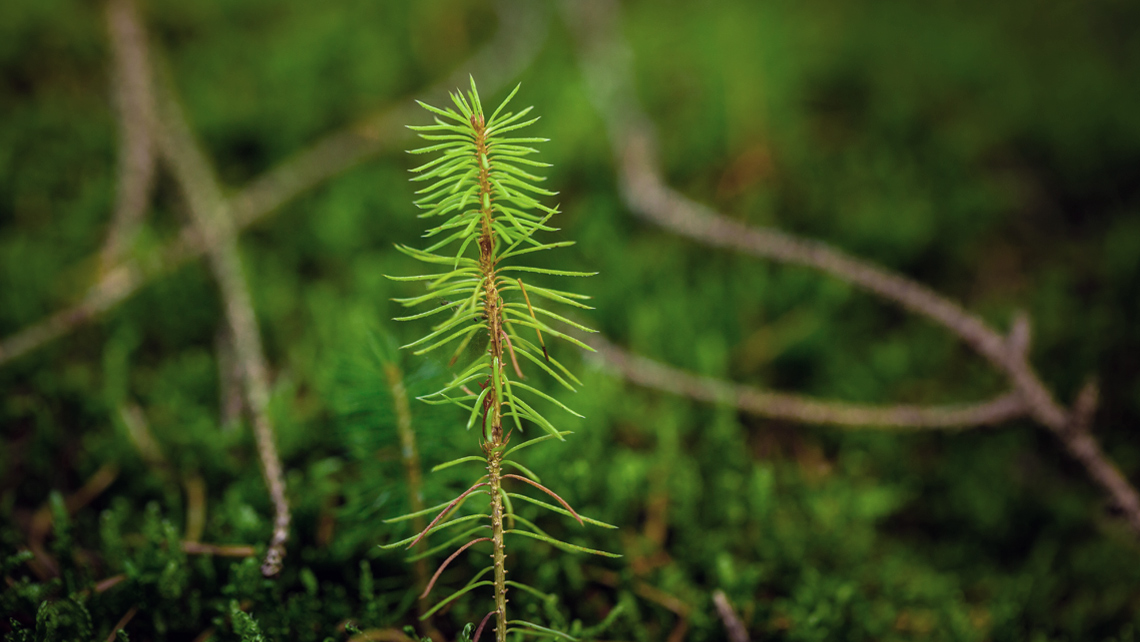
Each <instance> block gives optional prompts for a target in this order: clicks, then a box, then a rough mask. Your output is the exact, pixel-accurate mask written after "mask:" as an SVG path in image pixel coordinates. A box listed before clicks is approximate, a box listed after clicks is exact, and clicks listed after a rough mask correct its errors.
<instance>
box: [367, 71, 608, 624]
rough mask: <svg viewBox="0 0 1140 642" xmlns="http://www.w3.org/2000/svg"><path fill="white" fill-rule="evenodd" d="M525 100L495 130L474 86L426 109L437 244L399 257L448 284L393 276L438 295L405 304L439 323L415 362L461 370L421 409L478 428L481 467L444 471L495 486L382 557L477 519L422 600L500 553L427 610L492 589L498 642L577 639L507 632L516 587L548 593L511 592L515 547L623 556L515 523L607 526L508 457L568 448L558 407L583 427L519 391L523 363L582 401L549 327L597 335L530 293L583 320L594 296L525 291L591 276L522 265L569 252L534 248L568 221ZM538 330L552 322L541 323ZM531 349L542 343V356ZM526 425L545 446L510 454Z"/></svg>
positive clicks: (432, 235) (419, 172)
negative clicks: (533, 281)
mask: <svg viewBox="0 0 1140 642" xmlns="http://www.w3.org/2000/svg"><path fill="white" fill-rule="evenodd" d="M518 89H519V88H518V87H516V88H515V90H514V91H512V92H511V94H510V95H509V96H508V97H507V98H506V100H504V101H503V103H502V104H501V105H500V106H499V107H498V108H496V109H495V110H494V111H493V112H492V113H491V115H490V116H489V117H488V116H487V115H486V114H485V112H484V110H483V106H482V103H481V101H480V99H479V93H478V90H477V89H476V88H475V82H474V79H472V81H471V91H470V92H469V93H467V94H466V95H464V94H463V93H462V92H456V93H454V94H452V96H451V98H452V102H453V103H454V108H452V107H447V108H443V109H440V108H437V107H433V106H431V105H427V104H424V103H420V104H421V105H422V106H423V107H424V108H425V109H426V110H428V111H429V112H431V113H432V114H434V115H435V122H434V124H431V125H426V126H419V127H411V129H413V130H415V131H417V132H419V133H420V136H421V137H422V138H424V139H425V140H427V141H428V142H429V144H428V145H427V146H426V147H423V148H420V149H416V150H412V152H411V153H413V154H432V153H435V154H438V156H436V157H435V158H434V159H432V160H430V161H428V162H427V163H425V164H423V165H420V166H419V167H416V168H415V169H413V170H412V172H413V173H414V174H415V176H414V177H413V178H412V181H414V182H422V183H426V186H425V187H423V188H422V189H420V190H419V191H418V192H417V194H418V195H420V198H419V199H418V200H416V201H415V204H416V206H417V207H419V208H420V209H422V210H423V213H422V214H420V217H421V218H425V219H436V220H440V221H441V222H440V223H438V224H437V225H436V226H435V227H432V228H430V229H428V231H427V232H426V233H425V234H424V237H425V238H426V239H429V240H428V243H429V245H428V247H427V249H423V250H421V249H417V248H412V247H409V246H404V245H400V246H397V249H399V250H400V251H401V252H403V253H405V254H407V255H409V256H411V257H413V258H415V259H418V260H420V261H423V262H425V263H429V264H432V265H433V266H434V267H435V270H440V269H442V270H444V271H433V272H432V273H429V274H421V275H416V276H400V277H389V278H391V279H393V280H395V281H407V282H420V283H423V284H424V285H425V286H426V289H427V292H426V293H424V294H420V295H416V296H410V297H407V298H403V299H396V301H398V302H400V303H402V304H403V305H405V306H408V307H413V306H417V305H421V304H424V305H429V306H431V307H430V308H429V309H428V310H427V311H425V312H422V313H418V314H412V315H409V316H406V317H402V318H401V319H400V320H408V321H413V320H419V319H423V318H428V317H433V318H434V319H436V322H435V325H434V326H432V329H431V331H430V332H428V333H427V334H425V335H424V336H423V337H422V338H420V339H419V340H417V341H413V342H412V343H409V344H408V345H406V346H404V347H405V348H413V349H415V354H426V353H429V352H435V351H439V354H448V355H449V356H448V357H447V359H448V363H449V366H456V369H455V374H454V376H453V378H452V380H451V381H450V382H449V383H448V384H447V385H445V386H444V387H443V388H442V389H440V390H438V391H436V392H434V393H432V394H429V395H425V396H424V397H421V398H420V399H421V400H422V401H424V402H426V403H432V404H450V405H456V406H459V407H460V408H463V410H464V411H465V414H464V416H465V417H466V423H465V426H466V429H467V430H471V429H472V428H473V427H475V426H478V435H479V437H478V440H479V444H480V448H481V451H482V456H478V457H477V456H466V457H460V458H458V459H456V460H453V461H450V462H445V463H442V464H440V465H438V466H436V467H435V469H433V470H440V469H443V468H448V467H451V466H453V465H459V464H462V463H468V462H482V463H483V464H484V465H485V467H486V471H487V474H486V475H485V476H483V477H480V478H479V479H478V480H476V482H475V483H474V485H472V486H471V487H470V488H468V489H467V490H466V491H464V492H462V493H460V494H459V495H458V496H456V497H455V498H454V499H453V500H452V501H451V502H450V503H446V504H441V505H440V506H437V507H436V509H429V510H428V511H422V510H416V511H413V513H411V514H409V515H404V516H401V517H398V518H394V519H392V520H389V521H392V522H394V521H403V520H405V519H410V518H413V517H417V516H420V515H423V514H424V513H429V512H435V511H436V510H438V509H440V508H441V507H442V510H439V512H438V513H437V514H436V516H435V518H434V519H433V520H432V521H431V523H429V524H428V526H427V527H426V528H422V529H419V534H418V535H416V536H414V537H411V538H408V539H406V540H404V541H402V542H397V543H394V544H389V545H386V546H385V547H386V548H394V547H396V546H400V545H408V543H409V542H410V545H408V547H409V548H410V547H411V546H415V545H416V544H418V543H419V542H420V541H421V540H424V539H425V538H427V537H428V536H429V535H430V534H432V533H434V532H435V531H438V530H440V529H444V528H447V527H448V526H450V525H453V524H459V523H462V522H470V521H472V520H474V521H476V522H482V525H481V526H478V527H476V528H474V529H471V530H469V531H468V532H466V533H464V534H462V535H460V536H459V537H457V538H454V539H453V540H452V541H449V542H447V543H446V544H444V545H443V547H441V548H443V549H447V548H450V546H451V545H452V544H454V543H455V542H457V541H462V540H464V539H467V538H470V537H472V536H477V537H475V539H471V540H470V541H467V542H466V543H464V544H462V545H461V546H460V547H459V548H458V549H456V550H455V552H453V553H452V554H451V556H450V557H448V558H447V559H446V560H445V561H444V562H443V564H441V565H440V567H439V570H437V571H436V573H435V575H434V576H433V577H432V580H431V581H430V582H429V583H428V586H427V588H426V589H425V590H424V594H423V596H422V597H427V595H428V594H429V593H430V592H431V590H432V588H433V587H434V585H435V582H436V580H437V579H439V577H440V575H441V573H442V571H443V569H444V568H445V567H447V565H449V564H450V563H451V562H452V560H454V559H455V558H456V556H458V555H459V554H461V553H463V552H465V551H466V550H467V549H468V548H473V547H476V546H479V545H482V544H484V543H488V542H489V543H490V545H491V555H490V556H491V558H492V562H493V564H492V566H491V567H488V568H487V569H484V571H483V572H481V573H479V574H478V575H477V576H476V577H475V578H474V579H472V580H471V581H470V582H468V584H467V585H465V586H464V587H462V588H460V589H459V590H458V591H456V592H454V593H452V594H451V595H450V596H448V597H446V598H444V599H443V600H442V601H441V602H439V603H437V604H436V605H435V606H433V607H431V608H430V609H428V610H427V611H426V613H425V615H428V614H431V613H434V612H435V611H437V610H438V609H439V608H441V607H442V606H444V605H445V604H447V603H450V602H451V601H452V600H454V599H458V598H459V597H461V596H463V595H465V594H467V593H468V592H470V591H473V590H475V589H478V588H480V587H483V586H490V587H492V590H493V592H494V595H493V597H494V610H492V611H491V612H490V613H488V614H487V617H485V618H483V621H482V622H481V623H480V624H479V627H478V629H477V630H476V639H478V636H479V634H480V633H481V632H482V630H483V628H484V627H485V625H486V624H487V623H488V620H489V618H490V617H491V616H494V618H495V637H496V640H498V642H503V641H504V640H506V637H507V633H508V632H509V631H512V630H519V631H524V632H525V634H526V635H532V636H538V637H554V638H569V636H568V635H567V634H566V633H564V632H561V631H556V630H553V629H550V628H547V627H543V626H540V625H538V624H534V623H531V622H523V621H520V620H509V619H508V616H507V604H508V603H509V599H508V593H507V590H508V586H511V587H515V588H522V589H524V590H525V591H526V592H528V593H532V594H535V595H543V593H542V592H541V591H538V590H537V589H534V588H533V587H528V586H526V585H524V584H521V583H518V582H513V581H508V580H507V573H508V571H507V567H506V560H507V553H506V536H507V535H512V534H517V535H521V536H523V537H526V538H530V539H537V540H540V541H543V542H546V543H549V544H552V545H553V546H555V547H557V548H560V549H562V550H566V551H570V552H574V553H578V552H585V553H592V554H596V555H603V556H610V557H616V555H614V554H612V553H606V552H604V551H598V550H595V549H590V548H586V547H582V546H577V545H574V544H570V543H568V542H563V541H560V540H557V539H555V538H553V537H551V536H549V535H548V534H547V533H545V532H544V531H542V530H541V529H539V527H538V526H537V525H535V524H534V523H532V522H530V521H529V520H525V519H523V518H521V517H517V516H515V515H514V510H513V508H512V504H511V501H510V499H509V498H510V497H511V496H515V497H522V498H524V499H526V500H528V502H529V503H531V504H533V505H536V506H539V507H544V508H546V509H548V510H550V511H551V512H552V513H555V514H559V515H563V516H570V517H572V518H573V519H574V520H575V521H577V523H578V524H579V525H583V526H584V525H585V523H587V522H588V523H591V524H594V525H600V526H604V527H610V526H609V525H608V524H604V523H602V522H598V521H597V520H591V519H588V518H586V519H585V520H584V519H583V518H582V517H581V516H579V515H578V513H577V512H576V511H575V510H574V509H573V508H571V506H570V504H569V503H567V502H566V501H565V500H563V499H562V498H561V497H559V496H558V495H557V494H556V493H555V492H554V491H552V490H550V489H549V488H547V487H545V486H543V485H542V484H540V483H539V482H538V476H537V475H535V474H534V473H533V472H531V470H530V469H528V468H527V467H526V466H523V465H522V464H520V463H517V462H515V461H512V460H511V459H510V456H511V455H512V454H513V453H515V452H517V451H518V449H519V448H521V447H522V446H523V445H531V444H534V443H538V442H540V441H545V440H548V439H556V440H559V441H564V438H565V435H567V434H569V433H568V432H566V431H559V430H558V429H556V428H555V427H554V424H553V423H552V422H551V421H550V420H549V419H547V418H546V417H545V416H544V415H543V414H542V413H541V412H540V411H539V410H537V409H536V408H535V406H538V405H541V404H542V403H552V404H553V405H555V406H557V407H558V408H559V409H561V410H565V411H568V412H570V413H572V414H574V415H576V416H581V415H578V414H577V413H575V412H574V411H573V410H570V408H568V407H567V406H566V405H565V404H563V403H562V402H561V401H559V400H558V399H556V398H554V397H552V396H550V395H548V394H547V393H545V392H542V391H541V390H539V389H537V388H535V387H533V386H531V385H529V384H524V383H521V380H523V379H526V375H525V373H524V371H523V365H524V364H526V366H527V367H528V368H529V367H530V366H531V365H535V366H538V368H539V369H540V370H543V371H545V372H546V373H548V374H550V375H551V376H552V377H553V378H554V380H555V381H556V382H557V383H559V384H561V385H563V386H564V387H566V388H568V389H570V390H571V391H573V390H574V387H573V386H572V385H571V383H570V382H571V381H572V382H574V383H575V384H577V383H579V382H578V380H577V378H576V377H574V375H573V374H572V373H571V372H570V370H569V369H568V368H567V367H566V366H565V365H563V364H561V363H559V362H558V361H557V359H556V358H555V357H552V356H551V355H550V352H549V351H548V350H547V346H546V343H545V340H544V339H543V335H544V334H546V335H549V336H553V337H556V338H560V339H563V340H565V341H567V342H569V343H572V344H574V345H578V346H581V347H584V344H582V343H581V342H580V341H579V340H578V339H576V338H574V337H572V336H570V335H568V334H566V333H565V332H563V331H560V330H557V329H555V328H553V327H551V325H550V324H551V323H564V324H568V325H570V326H572V327H574V328H577V329H578V330H581V331H586V332H592V331H591V330H589V329H588V328H585V327H584V326H581V325H579V324H577V323H573V322H571V321H569V320H567V319H565V318H564V317H562V316H559V315H557V314H555V313H553V312H550V311H548V310H546V309H545V308H543V307H541V305H535V302H536V301H537V302H538V303H540V304H542V303H543V302H544V301H542V300H539V299H532V297H531V296H530V294H531V293H533V294H535V295H537V296H538V297H540V298H541V299H543V300H546V301H551V300H553V301H556V302H568V303H570V304H571V305H575V306H577V307H581V308H586V309H589V306H588V305H586V304H585V303H582V301H584V300H586V299H587V298H588V297H584V296H582V295H579V294H574V293H570V292H562V291H559V290H550V289H546V288H541V287H536V286H533V285H531V286H528V285H526V284H525V283H524V281H523V278H522V277H527V276H529V275H532V274H547V275H551V276H571V277H580V276H590V274H588V273H582V272H570V271H565V270H551V269H545V268H538V267H533V266H527V265H524V264H520V263H518V262H517V261H518V257H521V256H525V255H529V254H531V253H534V252H538V251H545V250H550V249H554V248H558V247H566V246H568V245H571V244H572V243H570V242H565V241H563V242H555V243H542V242H540V241H538V240H537V239H535V238H534V237H535V234H536V233H537V232H556V231H557V228H554V227H550V226H549V225H547V223H548V222H549V221H550V220H551V218H552V217H553V216H554V215H555V214H557V213H558V210H557V208H556V207H549V206H547V205H544V204H542V203H541V202H539V201H538V200H537V198H536V197H541V196H553V195H554V194H555V193H554V192H550V191H547V190H545V189H542V188H541V187H538V186H537V183H540V182H542V181H543V180H545V179H544V178H542V177H540V176H536V175H534V174H533V172H534V171H535V169H536V168H541V167H546V166H547V165H546V164H545V163H541V162H539V161H536V160H533V159H531V158H528V157H529V156H531V155H533V154H535V153H537V150H535V149H534V148H532V147H530V145H532V144H534V143H540V142H544V141H545V139H542V138H534V137H522V136H520V135H519V134H518V133H516V132H517V131H518V130H519V129H522V128H524V127H526V126H528V125H531V124H533V123H534V122H535V121H537V120H538V119H537V118H527V115H528V114H529V112H530V111H531V108H530V107H528V108H526V109H523V110H521V111H519V112H517V113H513V112H508V111H506V106H507V104H508V103H509V102H510V100H511V98H513V97H514V96H515V94H516V93H517V92H518ZM506 261H509V262H506ZM520 274H521V275H522V277H520V276H519V275H520ZM528 290H529V292H528ZM540 318H542V319H543V320H542V321H540V320H539V319H540ZM548 321H549V323H548ZM531 332H533V335H531V337H530V338H527V337H524V336H522V335H521V334H520V333H531ZM477 336H482V337H483V338H485V340H486V347H485V348H484V349H481V350H476V349H473V348H472V347H471V346H474V345H479V344H480V343H481V341H477V342H473V340H474V339H475V338H476V337H477ZM531 339H536V340H537V345H536V344H535V343H533V342H532V341H531ZM445 351H446V352H445ZM472 353H474V354H472ZM560 373H561V374H560ZM524 397H529V399H525V398H524ZM507 417H509V418H510V419H509V422H510V423H509V424H507V425H506V426H504V420H505V419H506V418H507ZM525 426H531V427H533V426H537V427H538V428H540V429H542V430H544V431H545V432H546V433H547V434H546V435H545V436H543V437H540V438H538V439H533V440H531V441H528V442H523V444H520V445H518V446H515V447H514V448H510V449H508V445H509V444H510V441H511V438H512V436H513V435H514V431H515V430H516V429H517V430H518V431H519V432H520V433H521V432H522V431H523V430H525ZM504 466H511V467H512V468H514V469H516V470H519V471H521V472H523V473H524V474H525V475H526V476H525V477H523V476H520V475H515V474H513V473H506V472H504ZM516 482H522V484H523V486H524V487H529V488H532V489H538V490H540V491H542V492H543V493H545V494H547V495H549V496H551V497H553V498H554V499H555V500H557V503H558V504H560V505H561V506H562V508H558V507H557V506H554V505H552V504H547V503H545V502H542V501H539V500H533V499H531V498H529V497H526V496H523V495H518V494H516V493H508V492H507V488H506V486H507V484H508V483H510V484H514V483H516ZM481 495H486V496H487V498H488V504H489V506H488V508H487V510H486V512H476V513H473V514H467V515H461V514H460V512H461V510H462V509H463V508H464V506H465V504H466V503H467V500H468V499H471V498H473V497H477V496H481ZM479 503H480V502H475V504H479ZM508 522H509V528H508V524H507V523H508ZM485 529H489V530H490V531H491V533H490V537H487V536H486V530H485ZM431 550H433V551H434V550H435V549H431ZM415 557H418V556H415ZM487 571H493V575H492V579H491V580H481V579H480V578H482V577H483V576H484V574H485V573H486V572H487ZM520 627H521V628H520ZM569 639H573V638H569Z"/></svg>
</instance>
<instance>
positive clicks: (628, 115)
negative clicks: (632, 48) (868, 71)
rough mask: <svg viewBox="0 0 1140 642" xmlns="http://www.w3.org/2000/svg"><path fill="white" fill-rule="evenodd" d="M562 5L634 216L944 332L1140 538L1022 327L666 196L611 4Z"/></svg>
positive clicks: (1096, 449)
mask: <svg viewBox="0 0 1140 642" xmlns="http://www.w3.org/2000/svg"><path fill="white" fill-rule="evenodd" d="M562 7H563V10H564V11H563V13H564V15H565V16H566V18H567V22H568V24H569V26H570V28H571V31H572V32H573V34H574V36H575V38H576V39H577V41H578V50H579V60H580V63H581V68H582V72H583V76H584V77H585V80H586V85H587V87H588V88H589V90H590V93H591V97H592V99H593V101H594V103H595V105H596V106H597V108H598V110H599V111H600V112H601V115H602V117H603V119H604V121H605V122H606V129H607V132H608V134H609V137H610V143H611V145H612V147H613V150H614V155H615V157H616V160H617V165H618V168H619V172H620V184H621V185H620V187H621V192H622V197H623V199H624V200H625V202H626V205H627V206H628V207H629V208H630V210H632V211H633V212H634V213H636V214H637V215H638V216H640V217H642V218H644V219H646V220H649V221H651V222H653V223H656V224H658V225H661V226H662V227H665V228H667V229H670V230H673V231H674V232H677V233H678V234H682V235H684V236H688V237H690V238H693V239H696V240H698V241H701V242H703V243H706V244H708V245H713V246H716V247H725V248H731V249H735V250H739V251H742V252H745V253H748V254H752V255H755V256H759V257H763V258H768V259H772V260H776V261H780V262H783V263H790V264H794V265H802V266H806V267H810V268H814V269H816V270H819V271H821V272H825V273H827V274H830V275H831V276H833V277H835V278H838V279H840V280H842V281H846V282H848V283H851V284H853V285H855V286H858V287H860V288H863V289H865V290H867V291H869V292H871V293H874V294H877V295H879V296H880V297H882V298H883V299H886V300H888V301H892V302H894V303H897V304H898V305H900V306H902V307H903V308H906V309H907V310H909V311H911V312H913V313H915V314H918V315H921V316H925V317H927V318H928V319H930V320H932V321H934V322H935V323H937V324H939V325H941V326H943V327H945V328H946V329H947V330H949V331H950V332H951V333H953V334H954V335H956V336H958V337H959V338H960V339H961V340H962V341H963V342H965V343H966V344H967V345H968V346H970V347H971V348H973V349H974V350H975V351H976V352H977V353H978V354H980V355H981V356H982V357H984V358H985V359H987V360H988V361H989V362H990V363H991V364H993V366H994V367H995V368H997V369H998V370H999V371H1001V372H1002V373H1004V374H1005V375H1006V376H1007V377H1008V378H1009V380H1010V383H1011V384H1012V386H1013V388H1014V389H1015V390H1016V391H1017V393H1018V395H1019V396H1020V398H1021V400H1022V403H1024V404H1025V407H1026V410H1027V413H1028V414H1029V415H1030V416H1031V417H1032V418H1033V419H1034V420H1036V421H1037V422H1038V423H1039V424H1041V425H1042V426H1044V427H1045V428H1047V429H1049V430H1050V431H1051V432H1053V434H1054V435H1056V436H1057V437H1058V438H1059V439H1060V440H1061V442H1062V444H1064V446H1065V448H1066V449H1067V450H1068V451H1069V453H1070V454H1071V455H1073V457H1075V458H1076V459H1077V460H1078V461H1080V462H1081V464H1082V465H1083V466H1084V467H1085V470H1086V472H1088V474H1089V476H1090V477H1092V478H1093V480H1094V481H1096V482H1097V483H1098V484H1099V485H1100V486H1101V487H1102V488H1103V489H1104V490H1105V491H1106V492H1107V493H1108V494H1109V496H1111V497H1112V500H1113V501H1114V502H1115V504H1116V505H1117V506H1118V507H1119V508H1120V510H1121V511H1122V512H1123V514H1124V515H1125V517H1126V519H1127V521H1128V523H1129V525H1130V526H1131V528H1132V529H1133V531H1135V532H1136V533H1137V534H1138V535H1140V495H1138V494H1137V492H1136V489H1135V488H1134V487H1133V486H1132V485H1131V484H1130V483H1129V482H1128V480H1127V479H1126V478H1125V477H1124V475H1122V474H1121V472H1120V470H1119V469H1117V468H1116V466H1115V465H1114V464H1113V463H1112V462H1111V461H1109V460H1108V458H1107V457H1106V456H1105V455H1104V453H1103V452H1102V451H1101V449H1100V445H1099V444H1098V443H1097V442H1096V440H1095V439H1094V438H1093V437H1092V434H1091V432H1089V431H1087V430H1086V431H1083V432H1082V431H1075V430H1070V429H1069V427H1070V422H1069V417H1070V413H1068V412H1066V411H1065V409H1064V408H1062V407H1061V405H1060V404H1058V403H1057V401H1056V400H1055V399H1054V398H1053V395H1052V393H1051V392H1050V391H1049V390H1048V389H1047V388H1045V386H1044V384H1042V382H1041V380H1040V378H1039V377H1038V375H1037V372H1036V371H1035V370H1034V369H1033V368H1032V366H1030V364H1029V362H1028V360H1027V356H1026V355H1027V353H1028V338H1029V333H1028V325H1027V324H1026V323H1015V332H1014V333H1012V334H1013V339H1014V340H1013V341H1012V342H1011V341H1009V340H1008V339H1007V337H1005V336H1003V335H1002V334H1001V333H1000V332H998V331H996V330H994V329H993V328H991V327H990V326H989V325H987V324H986V323H985V322H984V321H982V319H980V318H979V317H977V316H976V315H974V314H971V313H970V312H968V311H966V310H965V309H963V308H962V306H960V305H958V304H957V303H955V302H953V301H951V300H950V299H948V298H946V297H943V296H941V295H939V294H937V293H936V292H934V291H933V290H931V289H930V288H928V287H926V286H925V285H922V284H920V283H917V282H915V281H913V280H911V279H909V278H907V277H905V276H902V275H900V274H897V273H894V272H890V271H888V270H886V269H884V268H882V267H879V266H877V265H874V264H873V263H871V262H869V261H865V260H863V259H859V258H856V257H853V256H851V255H849V254H847V253H845V252H843V251H841V250H838V249H835V248H833V247H831V246H829V245H827V244H825V243H822V242H820V241H814V240H809V239H802V238H798V237H796V236H793V235H791V234H788V233H786V232H782V231H779V230H776V229H772V228H766V227H755V226H747V225H744V224H742V223H739V222H737V221H734V220H732V219H729V218H727V217H725V216H723V215H721V214H719V213H718V212H716V211H714V210H712V209H711V208H709V207H707V206H705V205H702V204H700V203H697V202H695V201H692V200H690V199H689V198H687V197H686V196H684V195H683V194H680V193H679V192H677V191H676V190H673V189H672V188H670V187H669V186H668V185H666V184H665V182H664V180H663V179H662V175H661V172H660V169H659V168H658V164H657V159H656V153H655V149H656V137H655V135H654V132H653V127H652V125H651V124H650V121H649V118H648V117H647V116H646V115H645V113H644V112H643V110H642V108H641V106H640V105H639V103H638V100H637V97H636V95H635V94H634V92H633V87H635V86H636V83H635V82H634V77H633V71H632V65H631V64H630V59H631V56H630V55H629V52H628V47H627V46H626V45H625V44H624V41H623V40H622V38H621V36H620V34H619V33H618V29H617V22H618V16H617V8H616V5H615V3H614V2H613V0H574V1H571V0H564V2H563V3H562Z"/></svg>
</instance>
